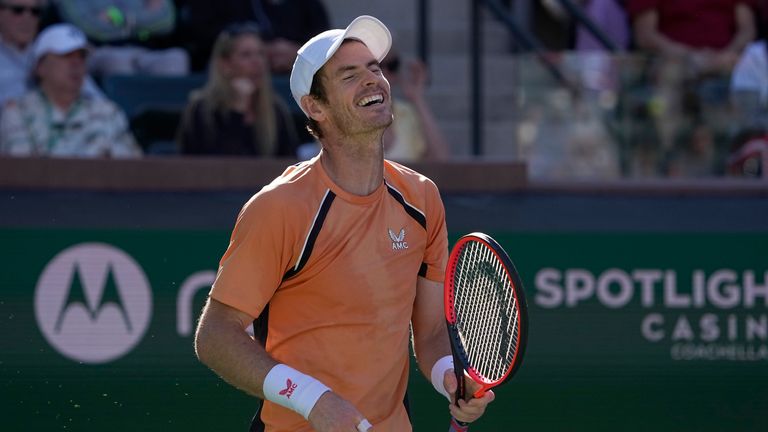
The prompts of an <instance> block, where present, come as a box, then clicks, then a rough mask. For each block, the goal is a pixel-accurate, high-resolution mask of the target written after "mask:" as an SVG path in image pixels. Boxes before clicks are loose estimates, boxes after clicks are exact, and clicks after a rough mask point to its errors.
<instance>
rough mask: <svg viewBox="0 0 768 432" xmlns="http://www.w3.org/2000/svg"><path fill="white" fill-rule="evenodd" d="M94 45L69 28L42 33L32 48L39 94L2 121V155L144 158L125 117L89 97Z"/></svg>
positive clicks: (12, 106) (16, 104)
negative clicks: (88, 68)
mask: <svg viewBox="0 0 768 432" xmlns="http://www.w3.org/2000/svg"><path fill="white" fill-rule="evenodd" d="M87 54H88V42H87V40H86V37H85V34H83V32H81V31H80V30H79V29H77V28H76V27H73V26H71V25H68V24H57V25H54V26H51V27H48V28H46V29H45V30H44V31H43V32H41V33H40V36H39V37H38V38H37V40H36V41H35V43H34V45H33V47H32V58H33V62H34V63H33V65H34V66H33V79H34V83H35V86H34V89H33V90H30V91H28V92H27V93H26V94H25V95H24V96H23V97H22V98H21V99H20V100H18V101H11V102H9V103H8V104H7V105H6V107H5V109H4V111H3V116H2V118H1V119H0V153H3V154H8V155H12V156H55V157H138V156H140V155H141V150H140V149H139V147H138V146H137V145H136V143H135V141H134V139H133V136H132V135H131V133H130V130H129V128H128V122H127V120H126V117H125V114H123V112H122V111H120V109H119V108H118V107H117V106H116V105H115V104H113V103H112V102H110V101H108V100H106V99H103V98H93V97H89V96H87V95H84V94H83V92H82V87H83V84H84V80H85V77H86V66H85V63H86V57H87Z"/></svg>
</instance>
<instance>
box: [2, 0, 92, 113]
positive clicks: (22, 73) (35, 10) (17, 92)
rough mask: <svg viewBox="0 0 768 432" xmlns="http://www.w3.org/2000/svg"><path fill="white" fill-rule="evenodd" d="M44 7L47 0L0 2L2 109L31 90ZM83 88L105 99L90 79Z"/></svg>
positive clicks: (8, 0)
mask: <svg viewBox="0 0 768 432" xmlns="http://www.w3.org/2000/svg"><path fill="white" fill-rule="evenodd" d="M45 7H46V3H45V1H44V0H0V107H2V106H3V105H4V104H5V102H6V101H7V100H9V99H14V98H19V97H21V96H22V95H23V94H24V93H25V92H26V91H27V90H28V84H29V82H28V78H29V73H30V65H31V63H32V42H33V41H34V40H35V36H36V35H37V32H38V28H39V26H40V16H41V14H42V13H43V11H44V10H45ZM84 89H85V92H86V93H88V94H89V95H92V96H96V97H101V96H102V94H101V91H100V90H99V89H98V87H97V86H96V84H95V83H94V82H93V81H92V80H91V79H90V78H88V79H86V85H85V88H84ZM0 109H1V108H0Z"/></svg>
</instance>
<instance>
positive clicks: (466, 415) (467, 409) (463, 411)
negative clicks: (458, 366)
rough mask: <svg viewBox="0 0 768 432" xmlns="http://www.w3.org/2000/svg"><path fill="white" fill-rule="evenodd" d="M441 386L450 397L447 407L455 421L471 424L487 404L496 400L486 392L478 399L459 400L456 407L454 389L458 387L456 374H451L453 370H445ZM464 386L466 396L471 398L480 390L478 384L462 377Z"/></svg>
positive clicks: (480, 414)
mask: <svg viewBox="0 0 768 432" xmlns="http://www.w3.org/2000/svg"><path fill="white" fill-rule="evenodd" d="M443 385H444V386H445V389H446V390H447V391H448V394H449V395H450V396H451V404H450V406H449V409H450V411H451V415H452V416H453V417H454V418H455V419H456V420H459V421H462V422H465V423H471V422H473V421H475V420H477V419H479V418H480V417H481V416H482V415H483V414H484V413H485V408H486V407H487V406H488V404H489V403H491V402H493V400H494V399H495V398H496V395H495V394H494V393H493V391H492V390H488V391H487V392H485V394H484V395H483V396H481V397H479V398H471V399H469V400H468V401H466V400H464V399H460V400H459V404H458V406H456V388H457V387H458V386H457V382H456V374H455V373H454V372H453V370H447V371H446V372H445V375H444V377H443ZM464 386H465V387H464V388H465V389H466V394H467V395H468V396H471V395H472V394H474V393H475V392H476V391H477V390H479V389H480V385H479V384H478V383H476V382H474V381H473V380H471V379H469V378H467V377H464Z"/></svg>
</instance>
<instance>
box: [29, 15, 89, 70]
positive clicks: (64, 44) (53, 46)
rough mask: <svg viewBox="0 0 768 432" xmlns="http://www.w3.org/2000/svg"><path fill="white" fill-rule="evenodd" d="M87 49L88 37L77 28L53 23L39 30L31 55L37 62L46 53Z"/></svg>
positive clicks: (62, 52) (66, 52) (67, 52)
mask: <svg viewBox="0 0 768 432" xmlns="http://www.w3.org/2000/svg"><path fill="white" fill-rule="evenodd" d="M81 49H84V50H87V49H88V39H87V38H86V37H85V33H83V32H82V31H81V30H80V29H79V28H77V27H75V26H73V25H71V24H55V25H52V26H50V27H47V28H46V29H45V30H43V31H42V32H40V34H39V35H38V36H37V40H35V43H34V45H33V47H32V57H33V58H34V62H35V63H37V62H38V61H39V60H40V58H42V57H43V56H44V55H46V54H48V53H53V54H69V53H71V52H73V51H77V50H81Z"/></svg>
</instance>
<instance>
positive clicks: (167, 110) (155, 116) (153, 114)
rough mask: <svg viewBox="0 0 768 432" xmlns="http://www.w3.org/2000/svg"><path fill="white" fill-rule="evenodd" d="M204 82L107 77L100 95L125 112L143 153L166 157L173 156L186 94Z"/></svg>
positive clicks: (197, 77)
mask: <svg viewBox="0 0 768 432" xmlns="http://www.w3.org/2000/svg"><path fill="white" fill-rule="evenodd" d="M205 81H206V75H205V74H190V75H186V76H179V77H165V76H151V75H110V76H106V77H104V79H103V81H102V87H103V89H104V94H105V95H106V96H107V97H108V98H109V99H111V100H112V101H113V102H115V103H116V104H118V105H119V106H120V107H121V108H122V109H123V111H125V114H126V115H127V116H128V120H129V122H130V124H131V130H132V131H133V134H134V136H135V137H136V140H137V141H138V142H139V144H140V145H141V147H142V148H143V149H144V152H145V153H147V154H156V155H168V154H174V153H176V145H175V135H176V129H177V127H178V124H179V121H180V120H181V115H182V113H183V112H184V107H186V105H187V101H188V100H189V94H190V92H192V91H193V90H195V89H198V88H200V87H202V86H203V85H205Z"/></svg>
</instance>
